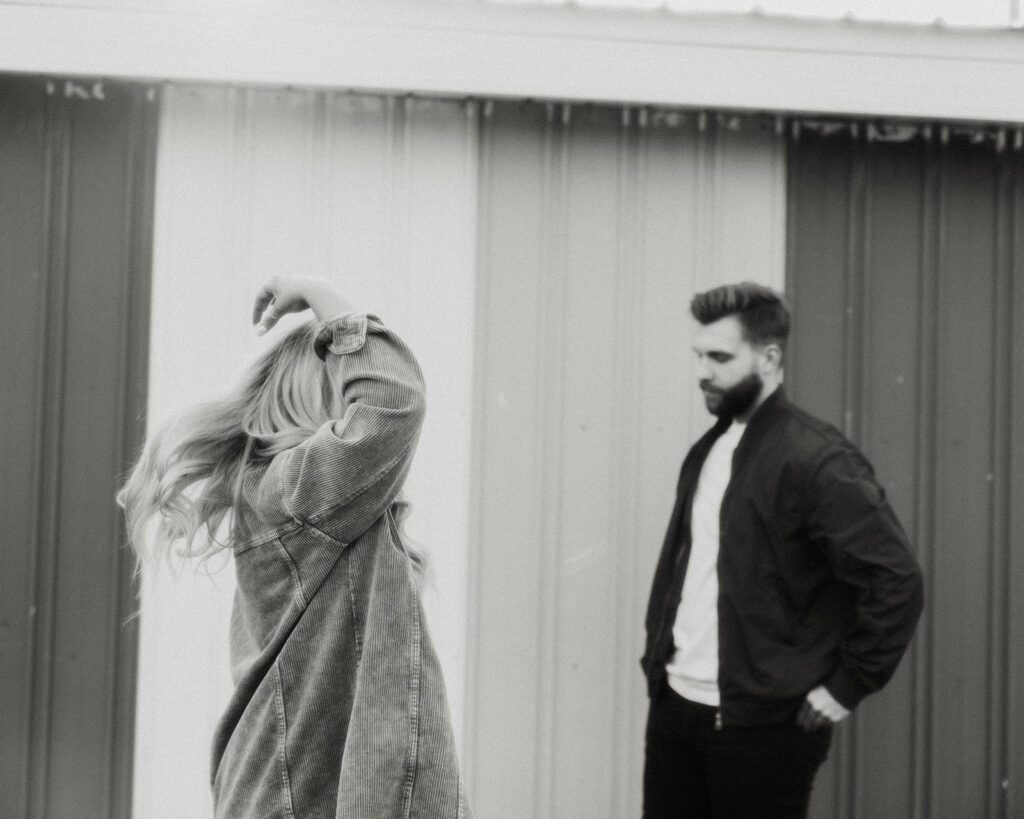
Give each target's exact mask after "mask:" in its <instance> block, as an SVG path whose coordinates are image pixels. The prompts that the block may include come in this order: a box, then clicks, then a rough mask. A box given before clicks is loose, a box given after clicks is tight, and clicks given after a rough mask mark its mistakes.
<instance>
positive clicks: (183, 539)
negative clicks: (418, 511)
mask: <svg viewBox="0 0 1024 819" xmlns="http://www.w3.org/2000/svg"><path fill="white" fill-rule="evenodd" d="M306 309H312V311H313V313H314V314H315V316H316V319H317V321H316V322H313V321H310V322H307V323H306V324H303V325H301V326H299V327H297V328H296V329H294V330H292V331H291V332H290V333H288V334H287V335H285V336H284V337H282V338H281V339H280V341H278V343H277V344H276V345H274V346H273V347H272V348H271V349H270V350H268V351H267V352H266V353H265V354H264V355H263V356H262V357H261V358H260V359H259V360H258V361H257V362H256V364H255V365H254V366H253V367H252V368H251V370H250V371H249V373H248V374H247V376H246V377H245V378H244V380H243V381H242V383H241V385H240V387H239V388H238V389H237V390H236V391H235V392H234V393H233V394H231V395H229V396H228V397H227V398H225V399H223V400H221V401H216V402H211V403H208V404H205V405H202V406H200V407H198V408H197V409H195V410H193V411H191V412H188V413H186V414H184V415H182V416H181V417H180V418H178V419H177V420H176V421H174V422H172V423H171V424H170V425H169V426H168V427H166V428H165V429H164V430H163V431H162V432H160V433H159V434H158V435H156V436H154V438H153V439H152V440H151V441H149V443H148V445H147V446H146V448H145V451H144V452H143V455H142V457H141V459H140V461H139V463H138V465H137V466H136V467H135V469H134V471H133V472H132V475H131V477H130V478H129V480H128V482H127V484H126V485H125V487H124V489H123V490H122V491H121V493H120V495H119V501H120V502H121V504H122V505H123V506H124V509H125V516H126V519H127V523H128V531H129V536H130V538H131V541H132V543H133V545H134V546H135V547H136V549H139V548H140V547H141V546H142V544H143V542H144V537H145V536H146V534H147V533H148V532H151V531H152V530H151V529H150V527H149V524H150V522H151V521H152V520H153V518H154V516H156V519H157V520H158V522H159V525H158V527H157V529H156V539H157V541H158V543H159V544H160V546H162V547H163V548H164V549H165V550H166V549H167V548H168V547H170V546H171V545H172V544H183V549H184V551H185V552H186V553H187V554H192V555H199V554H204V553H208V552H210V551H211V550H215V549H217V548H221V547H226V548H230V549H231V550H232V551H233V554H234V563H235V569H236V572H237V577H238V586H237V592H236V597H235V605H234V611H233V613H232V622H231V634H230V637H231V663H232V675H233V680H234V684H235V689H234V694H233V696H232V698H231V701H230V703H229V705H228V708H227V711H226V713H225V714H224V716H223V717H222V719H221V721H220V723H219V725H218V728H217V731H216V736H215V739H214V748H213V767H212V783H213V792H214V803H215V807H216V815H217V816H218V817H232V819H243V818H244V819H255V818H256V817H299V819H307V817H351V818H352V819H393V818H394V817H410V816H416V817H431V819H434V818H435V817H437V818H438V819H441V817H453V818H454V819H459V818H461V817H467V816H469V810H468V808H467V806H466V803H465V799H464V797H463V795H462V788H461V783H460V779H459V772H458V763H457V760H456V755H455V746H454V741H453V736H452V730H451V724H450V720H449V715H448V707H447V700H446V695H445V690H444V683H443V680H442V675H441V668H440V666H439V664H438V660H437V656H436V654H435V652H434V649H433V647H432V645H431V642H430V639H429V637H428V635H427V632H426V626H425V624H424V622H423V616H422V611H421V608H420V604H419V600H418V595H417V586H416V582H415V580H416V578H415V576H414V575H415V572H414V571H413V568H412V563H411V561H410V558H409V554H408V552H407V551H406V549H405V548H404V546H403V544H402V541H401V538H400V536H399V531H398V526H397V524H396V520H395V510H396V509H397V508H398V507H397V506H396V501H397V499H398V493H399V490H400V489H401V486H402V482H403V481H404V480H405V476H406V473H407V471H408V468H409V463H410V461H411V459H412V454H413V450H414V448H415V444H416V439H417V437H418V435H419V430H420V425H421V423H422V420H423V411H424V400H423V382H422V375H421V373H420V370H419V367H418V365H417V363H416V360H415V359H414V358H413V355H412V353H411V352H410V351H409V349H408V348H407V347H406V346H405V345H404V344H403V343H402V342H401V341H400V340H399V339H398V338H397V336H395V335H394V334H393V333H391V332H390V331H388V330H387V329H386V328H385V327H384V326H383V324H382V323H381V322H380V320H379V319H377V318H376V317H375V316H372V315H367V314H365V313H359V312H356V311H355V310H353V308H352V307H351V305H349V304H348V303H347V302H346V301H345V300H344V299H342V298H341V297H340V296H339V295H338V294H337V292H336V291H335V290H334V289H333V287H331V285H330V284H328V283H327V282H325V281H323V280H319V279H309V278H286V277H275V278H274V279H273V280H271V281H270V282H269V283H268V284H267V285H266V286H264V287H263V288H262V289H261V290H260V291H259V293H258V295H257V298H256V303H255V306H254V308H253V323H254V324H256V329H257V333H263V332H266V331H268V330H270V329H271V328H272V327H273V326H274V325H275V324H276V323H277V320H278V319H279V318H280V317H281V316H282V315H285V314H286V313H297V312H302V311H304V310H306ZM202 544H205V545H202Z"/></svg>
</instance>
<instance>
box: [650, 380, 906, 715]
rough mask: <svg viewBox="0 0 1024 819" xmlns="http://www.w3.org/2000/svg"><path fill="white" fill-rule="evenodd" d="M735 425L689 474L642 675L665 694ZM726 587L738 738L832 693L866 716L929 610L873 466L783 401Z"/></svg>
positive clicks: (722, 640) (754, 436)
mask: <svg viewBox="0 0 1024 819" xmlns="http://www.w3.org/2000/svg"><path fill="white" fill-rule="evenodd" d="M729 423H730V421H729V420H728V419H720V420H719V422H718V423H716V424H715V426H714V427H712V429H710V430H709V431H708V432H707V433H706V434H705V435H704V436H703V437H702V438H701V439H700V440H699V441H698V442H697V443H696V444H694V446H693V448H692V449H691V450H690V452H689V454H688V455H687V457H686V459H685V460H684V462H683V465H682V469H681V471H680V476H679V482H678V486H677V492H676V502H675V508H674V510H673V513H672V517H671V520H670V522H669V527H668V531H667V533H666V535H665V541H664V545H663V547H662V552H661V557H660V559H659V562H658V566H657V569H656V570H655V575H654V582H653V585H652V589H651V597H650V602H649V604H648V609H647V617H646V630H647V645H646V651H645V654H644V657H643V659H642V661H641V664H642V666H643V668H644V671H645V673H646V675H647V678H648V685H649V689H650V691H651V692H654V691H656V690H657V689H658V688H659V687H660V686H661V685H663V684H664V681H665V674H666V672H665V665H666V663H667V662H668V661H669V659H670V658H671V655H672V653H673V651H674V646H673V641H672V627H673V624H674V622H675V617H676V611H677V609H678V606H679V601H680V594H681V590H682V586H683V578H684V576H685V573H686V566H687V561H688V559H689V555H690V511H691V506H692V503H693V496H694V492H695V490H696V487H697V481H698V478H699V476H700V471H701V466H702V465H703V463H704V459H705V458H706V457H707V454H708V452H709V450H710V449H711V446H712V444H713V443H714V442H715V440H716V439H717V438H718V437H719V435H721V434H722V433H723V432H724V431H725V430H726V429H727V428H728V426H729ZM718 583H719V597H718V643H719V673H718V686H719V691H720V694H721V705H720V709H719V711H720V717H721V720H722V723H723V724H724V725H759V724H769V723H774V722H781V721H784V720H788V719H791V718H792V717H793V715H794V714H795V712H796V711H797V709H798V707H799V705H800V703H801V702H802V700H803V698H804V697H805V696H806V694H807V692H808V691H810V690H811V689H812V688H814V687H816V686H817V685H819V684H824V685H825V687H826V688H827V689H828V690H829V692H830V693H831V694H832V696H833V697H834V698H835V699H836V700H838V701H839V702H840V703H841V704H842V705H844V706H846V707H847V708H853V707H854V706H856V705H857V703H859V702H860V701H861V700H862V699H863V698H864V697H865V696H866V695H868V694H869V693H871V692H873V691H877V690H878V689H879V688H881V687H882V686H883V685H884V684H885V683H886V682H887V681H888V680H889V678H890V677H891V676H892V674H893V673H894V672H895V670H896V666H897V665H898V663H899V661H900V658H901V657H902V655H903V653H904V651H905V650H906V647H907V644H908V643H909V641H910V639H911V637H912V635H913V632H914V628H915V626H916V623H917V620H918V617H919V615H920V612H921V608H922V604H923V592H922V579H921V572H920V569H919V567H918V565H917V562H916V561H915V559H914V557H913V556H912V554H911V550H910V546H909V544H908V541H907V537H906V535H905V534H904V531H903V529H902V528H901V526H900V524H899V522H898V521H897V519H896V516H895V515H894V513H893V511H892V508H891V507H890V506H889V504H888V502H887V501H886V498H885V493H884V492H883V490H882V488H881V486H879V484H878V482H877V481H876V480H875V478H874V474H873V471H872V468H871V466H870V464H869V463H868V462H867V460H866V459H865V458H864V456H863V455H862V454H861V453H860V452H859V451H858V450H857V449H856V447H854V445H853V444H851V443H850V442H849V441H848V440H847V439H846V438H845V437H844V436H843V435H842V434H841V433H840V432H839V431H838V430H836V429H835V428H833V427H831V426H829V425H828V424H826V423H824V422H822V421H820V420H818V419H817V418H814V417H813V416H811V415H810V414H808V413H806V412H804V411H803V410H800V409H798V408H797V407H795V406H794V405H793V404H791V403H790V402H789V401H788V400H787V398H786V395H785V393H784V392H783V391H782V389H781V388H780V389H778V390H776V391H775V392H774V393H773V394H772V395H771V396H769V397H768V399H766V401H765V402H764V403H763V404H762V405H761V406H760V407H759V408H758V409H757V410H756V411H755V413H754V415H753V417H752V418H751V420H750V422H749V424H748V425H747V429H746V431H745V432H744V434H743V437H742V438H741V439H740V442H739V445H738V446H737V447H736V451H735V452H734V454H733V463H732V476H731V479H730V482H729V484H728V486H727V488H726V491H725V495H724V497H723V500H722V509H721V521H720V544H719V555H718Z"/></svg>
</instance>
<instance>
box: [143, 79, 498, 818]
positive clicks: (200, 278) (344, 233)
mask: <svg viewBox="0 0 1024 819" xmlns="http://www.w3.org/2000/svg"><path fill="white" fill-rule="evenodd" d="M477 111H478V108H477V106H476V104H474V103H465V102H461V101H448V100H424V99H412V98H394V97H379V96H372V95H356V94H346V93H333V92H322V91H305V90H287V89H238V88H224V87H213V86H181V85H169V86H167V87H165V89H164V94H163V110H162V116H161V126H160V155H159V160H158V168H157V200H156V228H155V230H156V234H155V239H154V241H155V247H154V254H155V256H154V271H153V279H154V280H153V336H152V349H153V368H152V372H151V376H152V377H151V389H150V409H151V414H152V416H153V418H154V419H155V420H156V421H159V420H161V419H162V418H164V417H166V416H167V415H168V414H169V413H171V412H172V411H174V410H175V409H177V408H179V407H181V406H182V405H185V404H188V403H190V402H192V401H194V400H197V399H199V398H202V397H210V396H213V395H216V394H217V393H218V392H219V391H220V389H221V388H222V386H223V385H225V384H228V383H231V382H232V381H233V380H234V379H235V378H236V377H237V374H238V373H239V372H240V370H241V368H242V366H243V365H244V363H245V362H246V361H247V360H248V359H249V358H250V357H251V356H253V355H254V354H255V353H256V352H257V350H259V349H261V348H262V347H263V346H264V345H265V344H266V343H268V339H267V338H264V339H257V338H256V337H255V336H254V335H253V333H252V330H251V327H250V325H249V315H250V310H251V304H252V298H253V294H254V293H255V291H256V288H257V287H258V286H259V285H260V284H261V283H262V282H263V281H264V280H265V279H266V278H267V277H269V276H271V275H272V274H275V273H301V274H314V275H320V276H327V277H329V278H331V279H333V280H334V281H335V282H336V283H337V285H338V287H339V288H341V289H342V290H343V291H344V292H345V293H347V294H348V295H349V296H350V297H352V298H353V299H354V301H355V302H356V303H357V304H360V305H362V306H363V307H365V308H367V309H372V310H373V311H375V312H377V313H379V314H380V316H381V317H382V318H383V320H384V321H385V322H386V323H387V324H388V325H389V326H390V327H392V328H394V329H395V330H396V331H397V332H399V333H400V334H401V335H402V336H403V338H405V339H406V340H407V341H408V342H409V343H410V345H411V346H412V347H413V349H414V350H415V351H416V354H417V356H418V357H419V359H420V362H421V364H422V366H423V369H424V373H425V376H426V380H427V390H428V409H427V419H426V423H425V426H424V430H423V434H422V437H421V440H420V444H419V447H418V450H417V455H416V459H415V462H414V466H413V471H412V474H411V475H410V478H409V481H408V484H407V489H408V494H409V498H410V500H411V502H412V505H413V510H412V515H411V517H410V519H409V531H410V533H411V535H412V537H413V538H414V539H415V540H416V541H417V542H418V543H420V545H421V546H422V547H423V548H424V549H425V550H426V551H427V552H428V553H429V555H430V560H431V565H432V577H433V580H432V581H431V583H430V584H429V585H428V588H427V589H426V591H425V606H426V608H427V619H428V622H429V625H430V628H431V631H432V634H433V636H434V639H435V643H436V644H437V646H438V651H439V653H440V655H441V659H442V662H443V664H444V667H445V673H446V677H447V682H448V685H449V691H450V693H451V700H452V705H453V711H454V716H455V719H456V720H457V722H458V726H459V730H460V733H461V719H462V708H461V704H462V700H463V694H462V681H463V673H464V672H463V669H464V645H465V636H464V635H465V623H466V619H467V612H466V609H465V594H464V591H463V590H464V588H465V583H466V580H465V577H466V557H465V554H466V551H467V549H468V548H469V547H468V542H467V541H468V518H469V512H468V506H469V495H470V491H469V473H470V468H469V467H470V454H469V450H470V431H471V420H470V418H471V411H472V394H471V389H472V385H471V379H472V362H473V358H472V339H473V320H474V319H473V304H474V295H473V293H474V257H475V247H476V246H475V238H476V189H477V183H476V172H477V166H476V158H477V150H476V145H477V117H478V114H477ZM218 565H219V564H218V563H217V562H216V561H215V562H214V563H213V564H211V566H208V567H206V568H204V569H200V570H199V571H198V573H196V572H194V571H192V570H191V569H185V570H184V571H182V572H181V573H180V576H178V577H172V576H171V575H170V574H169V573H157V572H154V571H150V572H147V573H146V574H145V577H144V580H145V584H146V588H145V596H144V601H143V612H142V623H141V645H140V654H141V656H140V668H139V711H138V733H137V742H136V748H137V754H136V814H135V816H136V819H164V818H165V817H166V819H178V817H182V816H188V817H194V819H201V817H203V816H210V815H212V810H211V803H210V793H209V787H208V785H207V781H208V775H207V769H208V765H209V749H210V741H211V736H212V732H213V724H214V722H215V720H216V719H217V718H218V717H219V715H220V713H221V712H222V710H223V708H224V706H225V704H226V702H227V696H228V693H229V689H230V680H229V677H228V674H229V658H228V653H227V647H226V641H227V620H228V615H229V609H230V602H231V595H232V591H233V582H234V581H233V573H232V571H231V568H230V566H229V567H226V569H225V570H224V571H214V572H213V574H212V575H210V574H209V573H208V572H207V570H206V569H214V570H216V569H217V568H218Z"/></svg>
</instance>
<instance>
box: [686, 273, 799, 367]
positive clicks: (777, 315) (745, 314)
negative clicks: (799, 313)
mask: <svg viewBox="0 0 1024 819" xmlns="http://www.w3.org/2000/svg"><path fill="white" fill-rule="evenodd" d="M690 312H691V313H693V317H694V318H695V319H697V321H699V322H700V323H701V324H712V323H713V322H716V321H718V320H719V319H723V318H725V317H726V316H736V318H737V319H739V322H740V326H741V327H742V328H743V337H744V338H745V339H746V340H747V341H748V342H749V343H751V344H758V345H761V344H769V343H774V344H778V345H779V347H780V348H781V349H782V350H783V351H784V350H785V349H786V341H787V339H788V338H789V308H788V307H787V306H786V302H785V301H784V300H783V298H782V296H781V295H779V294H778V293H776V292H775V291H774V290H772V289H771V288H770V287H765V286H764V285H762V284H755V283H753V282H741V283H740V284H726V285H723V286H721V287H716V288H714V289H712V290H707V291H705V292H704V293H698V294H697V295H696V296H694V297H693V301H692V302H690Z"/></svg>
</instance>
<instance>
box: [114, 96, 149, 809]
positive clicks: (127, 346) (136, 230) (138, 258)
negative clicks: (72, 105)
mask: <svg viewBox="0 0 1024 819" xmlns="http://www.w3.org/2000/svg"><path fill="white" fill-rule="evenodd" d="M158 104H159V103H158V101H157V99H156V97H155V96H154V93H153V89H151V88H137V89H133V90H132V91H131V102H130V107H131V112H130V118H129V125H128V154H127V157H126V160H125V164H126V173H125V183H126V188H125V191H124V194H125V196H124V210H123V212H122V220H123V223H124V225H125V231H124V243H123V246H122V248H121V255H122V260H123V264H122V267H121V274H122V283H121V294H120V311H119V315H120V316H121V317H122V320H121V324H120V327H119V333H118V349H119V350H120V358H119V362H118V386H117V395H118V396H119V401H120V406H119V408H118V412H117V420H115V423H116V425H117V426H116V430H117V432H116V436H115V440H116V441H117V442H118V447H119V452H118V453H117V455H116V456H115V462H116V463H117V464H118V465H119V466H120V467H121V468H126V467H127V465H128V462H129V460H130V459H131V457H132V456H133V455H134V452H135V448H136V446H137V445H138V444H139V443H140V442H141V439H142V434H143V424H142V423H141V418H139V417H138V416H139V415H140V414H141V412H142V410H144V407H145V400H146V382H145V378H144V377H142V376H144V374H145V372H146V370H147V369H148V368H147V366H146V364H147V362H146V356H147V352H148V346H149V345H148V328H149V298H148V297H149V291H150V287H149V281H150V278H151V272H150V268H151V257H152V250H151V248H152V240H151V236H152V223H153V218H152V201H153V178H152V174H151V169H152V167H153V146H154V127H153V125H154V120H155V119H156V116H157V115H158V113H159V109H158V108H152V107H153V106H157V105H158ZM151 109H152V110H154V112H155V113H154V114H153V115H152V116H150V110H151ZM140 370H141V371H142V372H141V376H140ZM120 520H121V519H120V515H117V516H116V518H115V521H116V524H115V531H114V532H113V533H112V537H111V542H112V543H116V544H117V546H116V548H115V549H114V567H113V568H114V571H115V573H116V574H117V576H119V577H120V578H121V580H120V582H119V583H118V584H117V585H116V586H115V593H114V595H113V599H112V601H111V602H112V605H111V610H110V622H109V628H110V633H111V638H112V639H111V647H110V658H111V664H112V668H111V669H110V677H111V680H112V682H113V684H112V685H111V686H110V697H109V699H108V703H107V707H108V710H109V713H110V714H111V716H112V722H111V725H110V736H109V737H108V741H109V747H110V748H111V750H112V753H113V755H114V759H113V764H112V766H111V770H110V781H109V782H108V794H109V796H108V799H109V805H108V807H109V809H110V811H111V815H112V816H124V817H129V816H131V790H132V776H131V769H132V759H133V747H132V738H133V735H134V723H135V720H134V712H135V709H134V706H135V675H136V668H137V665H138V621H137V619H136V618H135V617H134V615H133V614H132V615H128V616H126V614H127V613H126V611H125V609H126V607H127V606H129V605H131V602H134V601H135V600H136V593H137V584H136V579H137V576H136V574H135V573H134V571H133V570H132V569H130V568H129V565H128V563H129V561H131V560H132V557H131V553H130V551H129V550H128V545H127V541H126V540H125V538H124V530H123V526H121V525H120ZM130 601H131V602H130Z"/></svg>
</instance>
